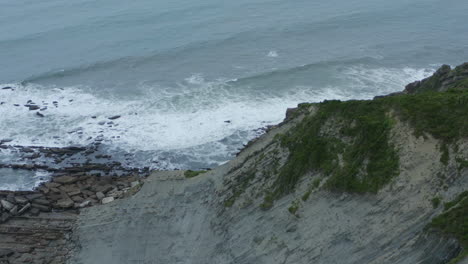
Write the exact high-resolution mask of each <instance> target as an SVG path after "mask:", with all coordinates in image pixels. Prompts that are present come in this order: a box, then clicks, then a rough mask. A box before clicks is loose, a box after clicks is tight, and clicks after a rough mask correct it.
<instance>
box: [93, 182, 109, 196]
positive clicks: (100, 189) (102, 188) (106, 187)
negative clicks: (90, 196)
mask: <svg viewBox="0 0 468 264" xmlns="http://www.w3.org/2000/svg"><path fill="white" fill-rule="evenodd" d="M94 189H95V190H96V192H102V193H104V194H105V193H107V192H108V191H110V190H112V189H114V186H112V185H110V184H106V185H103V186H96V187H94Z"/></svg>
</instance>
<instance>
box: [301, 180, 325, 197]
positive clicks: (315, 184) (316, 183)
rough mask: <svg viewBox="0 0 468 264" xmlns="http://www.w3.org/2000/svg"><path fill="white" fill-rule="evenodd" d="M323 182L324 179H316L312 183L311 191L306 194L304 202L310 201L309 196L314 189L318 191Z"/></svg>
mask: <svg viewBox="0 0 468 264" xmlns="http://www.w3.org/2000/svg"><path fill="white" fill-rule="evenodd" d="M321 181H322V179H320V178H319V179H315V180H314V181H312V184H311V185H310V187H309V189H308V190H307V192H305V193H304V194H303V195H302V197H301V199H302V201H304V202H305V201H307V200H308V199H309V196H310V195H311V194H312V191H313V190H314V189H317V188H318V187H319V186H320V182H321Z"/></svg>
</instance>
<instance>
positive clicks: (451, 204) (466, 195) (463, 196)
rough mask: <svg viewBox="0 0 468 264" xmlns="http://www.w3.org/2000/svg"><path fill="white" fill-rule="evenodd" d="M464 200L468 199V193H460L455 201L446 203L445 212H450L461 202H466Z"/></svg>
mask: <svg viewBox="0 0 468 264" xmlns="http://www.w3.org/2000/svg"><path fill="white" fill-rule="evenodd" d="M464 199H468V191H464V192H462V193H460V194H459V195H458V196H457V198H455V199H454V200H452V201H450V202H446V203H444V210H446V211H447V210H449V209H450V208H452V207H454V206H455V205H457V204H458V203H459V202H460V201H461V200H464Z"/></svg>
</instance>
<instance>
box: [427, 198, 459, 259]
mask: <svg viewBox="0 0 468 264" xmlns="http://www.w3.org/2000/svg"><path fill="white" fill-rule="evenodd" d="M428 228H430V229H431V230H433V231H436V232H440V233H442V234H445V235H449V236H453V237H455V238H456V239H457V240H458V241H459V243H460V244H461V246H462V248H463V249H464V252H462V253H460V255H459V257H457V258H456V259H455V260H454V261H452V262H451V263H456V261H457V260H461V259H462V258H463V257H464V256H466V255H468V191H465V192H463V193H461V194H460V195H458V197H457V198H456V199H455V200H453V201H451V202H449V203H446V204H445V211H444V212H443V213H442V214H441V215H439V216H437V217H435V218H434V219H432V222H431V223H430V224H429V225H428Z"/></svg>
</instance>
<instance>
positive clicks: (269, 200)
mask: <svg viewBox="0 0 468 264" xmlns="http://www.w3.org/2000/svg"><path fill="white" fill-rule="evenodd" d="M274 200H275V199H274V196H273V194H272V193H271V192H267V193H266V194H265V197H264V198H263V203H261V204H260V209H262V210H268V209H270V208H271V207H273V202H274Z"/></svg>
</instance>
